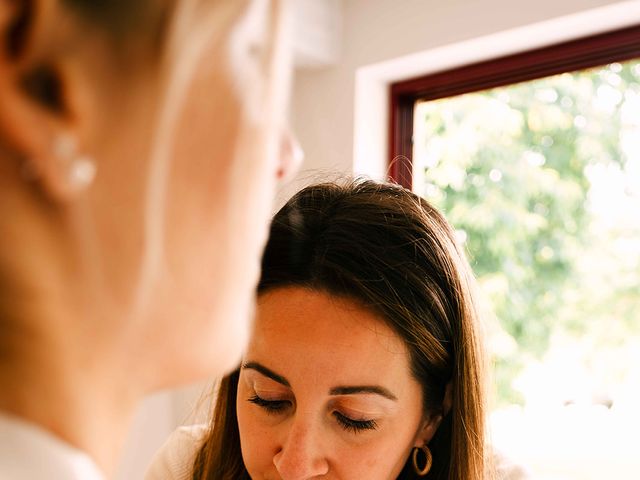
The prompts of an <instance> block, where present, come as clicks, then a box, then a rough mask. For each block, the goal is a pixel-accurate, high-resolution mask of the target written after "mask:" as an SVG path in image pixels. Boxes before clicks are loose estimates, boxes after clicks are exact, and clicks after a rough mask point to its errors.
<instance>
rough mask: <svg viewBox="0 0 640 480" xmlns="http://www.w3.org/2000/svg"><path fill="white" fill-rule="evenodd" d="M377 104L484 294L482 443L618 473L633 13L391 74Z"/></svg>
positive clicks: (635, 382) (626, 438)
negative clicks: (593, 32) (514, 50)
mask: <svg viewBox="0 0 640 480" xmlns="http://www.w3.org/2000/svg"><path fill="white" fill-rule="evenodd" d="M391 117H392V126H391V142H390V144H391V157H392V158H393V159H394V161H393V162H392V164H391V169H392V176H393V177H394V178H395V179H396V180H397V181H398V182H399V183H401V184H403V185H405V186H407V187H412V188H413V189H414V190H415V191H416V192H419V193H420V194H422V195H424V196H425V197H426V198H427V199H428V200H430V201H432V202H433V203H434V204H436V205H438V206H439V207H440V208H442V209H443V210H444V211H445V213H446V215H447V217H448V218H449V219H450V221H451V222H452V223H453V224H454V226H455V227H456V229H457V232H458V234H459V240H460V241H461V242H463V243H464V244H465V247H466V249H467V251H468V253H469V258H470V262H471V264H472V267H473V268H474V271H475V273H476V276H477V277H478V280H479V283H480V286H481V291H482V292H483V297H484V304H485V308H484V312H483V313H484V318H485V319H486V321H487V324H488V329H489V343H490V349H491V351H492V354H493V358H494V366H495V368H494V378H495V382H496V401H495V410H494V412H493V415H492V435H493V440H494V442H495V444H496V446H497V447H498V448H499V449H501V450H503V451H504V453H505V454H506V455H507V456H509V457H511V458H512V459H514V460H515V461H518V462H520V463H522V464H524V465H525V466H527V467H529V468H530V469H531V470H532V473H534V478H537V479H549V480H551V479H554V480H555V479H576V480H577V479H580V480H583V479H587V480H588V479H592V478H593V479H596V478H598V479H600V478H617V479H625V478H628V479H630V478H633V475H634V472H637V471H639V470H640V462H639V460H637V459H636V458H637V456H636V455H635V452H634V451H633V446H634V445H635V444H636V443H637V442H636V441H635V440H634V438H635V434H636V431H637V427H638V426H640V415H639V414H638V413H636V411H637V410H638V409H637V405H638V402H640V27H633V28H628V29H624V30H620V31H617V32H613V33H609V34H605V35H599V36H596V37H591V38H588V39H582V40H577V41H572V42H569V43H566V44H563V45H558V46H554V47H550V48H544V49H539V50H536V51H531V52H527V53H523V54H519V55H513V56H510V57H505V58H502V59H498V60H495V61H491V62H483V63H480V64H476V65H471V66H468V67H464V68H460V69H456V70H453V71H449V72H443V73H438V74H435V75H430V76H428V77H424V78H420V79H415V80H411V81H407V82H402V83H399V84H395V85H393V86H392V115H391ZM633 425H635V426H636V428H635V429H634V428H633Z"/></svg>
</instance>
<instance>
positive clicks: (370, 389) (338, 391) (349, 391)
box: [242, 362, 398, 401]
mask: <svg viewBox="0 0 640 480" xmlns="http://www.w3.org/2000/svg"><path fill="white" fill-rule="evenodd" d="M242 368H243V369H247V370H255V371H256V372H259V373H261V374H262V375H264V376H265V377H268V378H270V379H271V380H273V381H275V382H278V383H279V384H281V385H284V386H285V387H289V388H291V384H290V383H289V380H287V379H286V378H285V377H283V376H282V375H278V374H277V373H276V372H274V371H273V370H271V369H269V368H267V367H265V366H264V365H262V364H260V363H258V362H246V363H243V364H242ZM359 393H374V394H376V395H380V396H382V397H384V398H388V399H389V400H394V401H397V400H398V398H397V397H396V396H395V395H394V394H393V393H391V392H390V391H389V390H387V389H386V388H384V387H381V386H378V385H357V386H340V387H334V388H332V389H331V390H330V391H329V395H333V396H336V395H357V394H359Z"/></svg>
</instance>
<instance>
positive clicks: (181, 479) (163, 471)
mask: <svg viewBox="0 0 640 480" xmlns="http://www.w3.org/2000/svg"><path fill="white" fill-rule="evenodd" d="M207 432H208V427H207V425H192V426H188V427H180V428H178V429H177V430H176V431H174V432H173V433H172V434H171V436H170V437H169V439H168V440H167V441H166V442H165V443H164V445H163V446H162V447H160V450H158V453H156V454H155V456H154V457H153V460H152V462H151V465H150V466H149V469H148V470H147V473H146V474H145V476H144V480H191V476H192V475H193V462H194V460H195V459H196V455H197V453H198V450H199V449H200V447H201V446H202V443H203V442H204V439H205V436H206V434H207Z"/></svg>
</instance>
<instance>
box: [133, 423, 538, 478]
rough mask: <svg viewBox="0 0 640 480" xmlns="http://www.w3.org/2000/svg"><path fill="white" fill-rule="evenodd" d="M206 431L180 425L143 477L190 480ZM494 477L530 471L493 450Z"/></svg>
mask: <svg viewBox="0 0 640 480" xmlns="http://www.w3.org/2000/svg"><path fill="white" fill-rule="evenodd" d="M207 432H208V428H207V426H206V425H192V426H188V427H180V428H178V429H177V430H176V431H175V432H173V433H172V434H171V436H170V437H169V439H168V440H167V441H166V442H165V443H164V445H163V446H162V447H161V448H160V450H158V453H156V455H155V456H154V458H153V461H152V463H151V466H150V467H149V470H147V473H146V475H145V477H144V480H191V475H192V474H193V471H192V468H193V461H194V460H195V458H196V454H197V453H198V450H199V449H200V447H201V446H202V443H203V442H204V439H205V435H206V434H207ZM494 467H495V469H496V480H529V479H531V476H530V474H529V472H528V471H527V470H526V469H525V468H523V467H522V466H521V465H518V464H515V463H512V462H510V461H509V460H508V459H507V458H506V457H504V456H503V455H500V454H498V453H497V452H495V453H494Z"/></svg>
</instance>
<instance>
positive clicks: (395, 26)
mask: <svg viewBox="0 0 640 480" xmlns="http://www.w3.org/2000/svg"><path fill="white" fill-rule="evenodd" d="M343 7H344V8H343V15H342V24H343V31H342V43H341V54H340V59H339V62H338V63H336V64H335V65H334V66H332V67H328V68H324V69H322V70H306V71H301V72H299V74H298V75H297V77H296V82H295V88H294V92H293V100H292V116H293V125H294V127H295V128H296V131H297V133H298V136H299V139H300V142H301V144H302V147H303V148H304V150H305V152H306V163H305V171H303V172H302V173H301V175H300V180H299V181H298V182H297V183H296V187H297V186H299V185H300V184H301V183H305V182H306V181H307V179H309V178H313V175H312V174H310V172H318V171H341V172H347V173H351V172H356V173H368V174H372V175H374V176H380V175H381V173H382V171H381V170H384V169H385V168H386V163H385V161H386V158H385V155H386V148H387V142H386V140H387V127H386V121H387V117H386V110H387V106H388V103H387V95H386V92H387V87H388V84H389V83H390V82H391V81H397V80H400V79H406V78H410V77H412V76H417V75H420V74H424V73H428V72H432V71H435V70H442V69H445V68H451V67H453V66H458V65H462V64H464V63H469V62H473V61H478V60H483V59H487V58H491V57H496V56H500V55H505V54H508V53H513V52H516V51H522V50H527V49H531V48H535V47H538V46H542V45H545V44H550V43H556V42H559V41H563V40H567V39H571V38H577V37H580V36H584V35H589V34H593V33H596V32H601V31H606V30H611V29H615V28H618V27H621V26H626V25H630V24H633V23H640V8H639V7H640V2H638V1H633V2H629V1H624V2H623V1H615V0H535V1H522V0H520V1H518V0H446V1H443V0H344V1H343ZM356 84H358V85H357V87H358V88H356ZM354 133H355V134H356V138H354ZM290 190H291V189H289V190H288V191H287V192H285V194H283V195H286V194H288V193H290Z"/></svg>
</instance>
